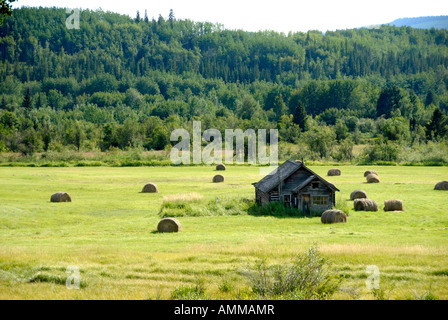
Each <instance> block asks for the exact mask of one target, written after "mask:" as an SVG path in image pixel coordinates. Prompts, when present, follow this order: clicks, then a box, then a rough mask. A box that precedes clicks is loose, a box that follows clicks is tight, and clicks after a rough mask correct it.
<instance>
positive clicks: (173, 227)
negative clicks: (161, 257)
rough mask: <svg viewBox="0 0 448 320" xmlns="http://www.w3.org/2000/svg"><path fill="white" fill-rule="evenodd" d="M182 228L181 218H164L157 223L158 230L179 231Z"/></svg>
mask: <svg viewBox="0 0 448 320" xmlns="http://www.w3.org/2000/svg"><path fill="white" fill-rule="evenodd" d="M181 230H182V226H181V225H180V222H179V220H177V219H174V218H164V219H162V220H160V222H159V224H158V225H157V231H158V232H179V231H181Z"/></svg>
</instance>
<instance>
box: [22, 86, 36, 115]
mask: <svg viewBox="0 0 448 320" xmlns="http://www.w3.org/2000/svg"><path fill="white" fill-rule="evenodd" d="M22 108H23V109H24V110H25V115H26V116H29V114H30V112H31V110H32V109H33V100H32V99H31V92H30V88H28V89H26V93H25V97H24V98H23V102H22Z"/></svg>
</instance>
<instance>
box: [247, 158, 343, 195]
mask: <svg viewBox="0 0 448 320" xmlns="http://www.w3.org/2000/svg"><path fill="white" fill-rule="evenodd" d="M300 168H303V169H305V170H307V171H308V172H309V173H310V174H311V175H310V176H309V177H307V178H306V179H305V180H303V181H300V182H299V184H298V185H297V186H296V187H295V188H294V190H293V191H294V192H297V191H299V190H301V189H302V188H304V187H305V186H307V185H308V184H309V183H310V182H311V181H313V180H315V179H316V178H317V179H318V180H320V181H321V182H322V183H323V184H325V185H327V186H328V187H329V188H330V189H333V190H335V191H339V189H338V188H336V187H335V186H334V185H333V184H332V183H330V182H328V181H326V180H325V179H323V178H321V177H320V176H319V175H317V174H316V173H314V172H313V171H311V170H310V169H308V168H307V167H306V166H305V165H304V164H303V163H302V162H299V161H292V160H286V161H285V162H284V163H283V164H282V165H280V166H279V167H278V168H277V169H275V170H274V171H273V172H271V173H270V174H268V175H267V176H265V177H264V178H263V179H261V180H260V181H258V182H256V183H253V185H254V186H255V188H257V189H259V190H261V191H263V192H265V193H267V192H269V191H271V190H272V189H274V188H275V187H277V186H278V185H279V183H280V181H284V180H285V179H287V178H288V177H289V176H290V175H292V174H293V173H294V172H296V171H297V170H299V169H300Z"/></svg>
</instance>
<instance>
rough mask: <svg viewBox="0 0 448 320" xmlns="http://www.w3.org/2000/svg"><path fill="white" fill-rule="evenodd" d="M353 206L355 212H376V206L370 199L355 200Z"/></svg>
mask: <svg viewBox="0 0 448 320" xmlns="http://www.w3.org/2000/svg"><path fill="white" fill-rule="evenodd" d="M353 205H354V208H355V211H378V204H377V203H376V202H375V201H374V200H371V199H356V200H355V202H354V204H353Z"/></svg>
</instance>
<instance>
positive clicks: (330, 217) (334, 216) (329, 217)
mask: <svg viewBox="0 0 448 320" xmlns="http://www.w3.org/2000/svg"><path fill="white" fill-rule="evenodd" d="M320 221H321V222H322V223H345V222H347V215H346V214H345V212H344V211H342V210H337V209H330V210H327V211H325V212H324V213H322V216H321V218H320Z"/></svg>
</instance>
